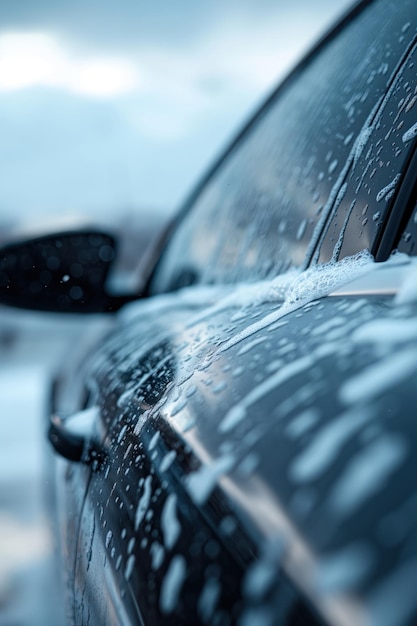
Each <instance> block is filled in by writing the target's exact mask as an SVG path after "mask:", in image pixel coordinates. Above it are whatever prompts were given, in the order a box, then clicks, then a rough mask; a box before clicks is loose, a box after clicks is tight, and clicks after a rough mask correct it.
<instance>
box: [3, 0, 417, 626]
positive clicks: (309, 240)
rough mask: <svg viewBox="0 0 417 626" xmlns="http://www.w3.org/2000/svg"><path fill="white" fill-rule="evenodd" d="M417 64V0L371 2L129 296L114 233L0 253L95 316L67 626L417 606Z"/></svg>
mask: <svg viewBox="0 0 417 626" xmlns="http://www.w3.org/2000/svg"><path fill="white" fill-rule="evenodd" d="M416 62H417V4H416V3H415V0H365V1H362V2H359V3H357V4H355V5H354V7H353V8H352V10H351V11H350V12H349V13H348V14H347V15H346V16H345V17H343V18H342V20H341V21H340V22H339V23H338V24H337V25H336V27H335V28H334V29H333V30H332V31H331V32H330V33H329V34H328V35H326V36H325V37H324V38H323V39H322V40H321V41H320V42H319V43H318V44H317V46H316V47H315V48H314V49H313V50H312V51H311V53H310V54H309V55H308V56H307V57H306V58H305V59H304V60H303V61H302V62H301V63H300V64H299V65H298V66H297V67H296V69H295V70H294V71H293V72H292V73H291V74H290V75H289V76H288V77H287V78H286V79H285V80H284V81H283V82H282V83H281V84H280V86H279V87H278V88H277V90H276V91H275V92H274V93H273V94H272V95H271V96H270V97H269V98H268V99H267V101H266V102H265V103H264V105H263V106H262V107H261V108H260V110H259V111H258V112H257V113H256V115H255V116H254V117H253V118H252V119H251V120H250V121H249V123H248V124H247V125H246V126H245V127H244V129H243V130H242V132H241V133H240V134H239V136H238V137H237V138H236V139H235V141H234V142H233V143H232V144H231V145H230V147H229V148H228V150H227V151H226V152H225V153H224V154H223V156H222V157H221V158H220V159H219V160H218V161H217V163H216V164H215V165H214V166H213V168H212V169H211V170H210V171H209V172H208V174H207V175H206V177H205V178H204V179H203V180H202V181H201V183H200V184H199V185H198V186H197V187H196V189H195V190H194V192H193V193H192V194H191V196H190V197H189V199H188V201H187V202H186V203H185V205H184V207H183V208H182V210H181V211H180V212H179V214H178V217H177V218H176V219H175V220H174V222H173V223H172V225H171V226H170V227H169V228H168V229H167V231H166V232H165V233H164V235H163V237H162V238H161V241H160V242H159V244H158V246H156V248H155V252H154V254H153V256H151V258H149V259H148V261H147V263H146V264H145V265H143V266H142V267H141V269H140V277H141V278H142V282H141V286H140V287H139V288H138V289H137V290H134V291H132V292H131V293H118V292H117V291H116V290H115V289H114V285H115V284H116V283H117V281H115V280H114V279H115V277H114V275H113V276H112V272H113V268H114V260H115V258H116V257H117V250H116V242H115V240H114V238H113V237H112V236H111V235H110V234H108V233H106V232H102V231H100V230H99V229H96V230H86V229H84V230H78V231H71V232H61V233H49V234H48V233H45V234H44V235H43V236H41V237H38V238H36V239H31V240H25V241H23V240H21V241H15V242H12V243H9V244H7V245H4V246H3V247H2V249H1V254H0V257H1V263H0V300H1V302H2V303H3V304H7V305H10V306H20V307H26V308H32V309H38V310H45V311H47V310H49V311H61V312H72V313H79V314H82V313H89V314H90V318H89V322H88V323H87V322H86V323H87V325H88V336H87V337H86V339H85V340H84V341H82V342H80V344H79V346H78V347H77V349H76V350H75V352H74V354H73V355H72V356H69V357H68V360H67V361H66V363H65V364H63V365H62V370H61V371H60V372H58V373H57V375H56V377H55V379H54V382H53V385H52V391H51V400H50V414H49V416H48V432H49V439H50V441H51V443H52V445H53V447H54V449H55V452H56V460H55V464H54V466H53V468H52V467H51V470H50V471H51V473H52V474H53V476H55V491H54V494H55V495H54V506H55V510H56V515H57V525H56V528H57V535H59V546H60V549H59V552H60V563H61V569H62V572H63V573H64V576H65V585H64V587H65V603H66V613H67V617H68V623H69V624H75V625H83V626H87V625H90V626H95V625H97V624H100V625H102V626H109V625H115V624H117V625H123V626H125V625H129V626H131V625H136V624H142V625H146V626H148V625H152V626H153V625H158V626H159V625H161V626H171V625H172V626H180V625H192V626H196V625H198V624H210V625H213V626H226V625H231V624H236V625H238V626H283V625H285V626H301V625H303V626H306V625H309V626H313V625H314V626H325V625H327V626H330V625H332V626H353V625H354V626H362V625H367V624H372V625H374V626H405V625H413V624H416V623H417V594H416V593H415V584H416V583H415V581H416V580H417V531H416V529H417V483H416V461H415V458H416V456H415V450H416V441H417V420H416V413H415V410H416V409H415V407H416V404H417V386H416V375H417V287H416V285H417V263H416V259H415V255H416V253H417V246H416V242H417V150H416V147H417V143H416V138H417V104H416V103H417V74H416V68H417V65H416ZM112 285H113V288H112Z"/></svg>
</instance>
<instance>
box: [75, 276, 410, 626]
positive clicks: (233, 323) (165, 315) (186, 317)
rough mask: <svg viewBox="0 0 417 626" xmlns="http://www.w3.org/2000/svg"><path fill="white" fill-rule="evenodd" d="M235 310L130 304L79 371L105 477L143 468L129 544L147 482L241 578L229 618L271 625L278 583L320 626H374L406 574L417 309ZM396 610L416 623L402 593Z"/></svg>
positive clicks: (351, 299) (388, 303)
mask: <svg viewBox="0 0 417 626" xmlns="http://www.w3.org/2000/svg"><path fill="white" fill-rule="evenodd" d="M412 269H413V271H415V270H414V266H413V268H412ZM368 270H369V268H368ZM248 289H250V287H248ZM228 291H229V296H230V289H229V290H228ZM354 291H355V290H354V289H353V292H354ZM287 293H288V292H287ZM213 294H214V295H213ZM229 296H225V293H224V292H219V291H218V290H216V291H215V292H213V290H210V289H208V290H204V291H201V290H197V291H196V290H190V291H189V292H188V293H187V294H185V295H183V296H181V297H179V296H178V294H173V295H168V296H161V297H158V298H155V299H153V300H152V301H151V302H149V303H148V304H147V303H143V304H140V303H139V304H138V305H134V306H133V307H131V308H130V310H129V309H127V310H126V311H125V312H124V313H123V314H122V315H121V318H120V324H119V328H118V330H117V331H116V332H115V333H113V334H112V335H111V337H110V338H109V339H108V340H107V341H106V342H105V343H104V344H103V345H102V347H101V349H100V351H99V353H98V355H95V356H94V358H92V359H90V360H89V361H88V363H87V365H86V367H85V369H84V374H85V376H86V379H87V381H88V384H90V385H91V386H93V387H95V388H96V389H97V388H98V389H99V390H100V393H99V396H100V398H101V400H100V402H101V416H102V422H103V432H104V433H105V434H104V435H103V447H104V448H105V449H106V450H107V451H108V454H109V458H110V461H109V463H110V466H111V468H112V469H110V474H111V473H112V472H115V471H116V470H115V468H116V467H117V474H118V475H119V476H121V475H122V474H123V473H125V472H126V470H127V469H128V468H131V466H132V463H133V462H134V459H135V458H136V459H137V458H139V457H138V450H139V451H140V454H139V456H141V457H142V456H144V457H145V458H146V467H147V468H148V469H147V470H146V472H145V470H143V467H142V470H141V472H142V474H141V473H140V471H139V473H138V484H139V487H138V489H137V490H136V491H134V490H132V492H130V494H129V495H128V496H126V494H125V496H124V497H125V500H126V509H128V510H130V511H131V524H132V528H133V527H134V529H135V531H138V530H140V528H141V525H142V523H143V521H144V519H145V516H146V512H147V508H148V507H150V506H151V505H150V502H151V500H152V497H153V495H154V492H153V491H152V486H151V482H152V481H150V482H149V481H148V482H147V480H148V478H149V476H150V475H151V474H152V475H153V474H156V475H158V476H159V477H162V478H163V479H164V481H165V483H164V484H165V486H166V485H171V487H170V488H172V491H175V497H176V499H177V501H178V502H179V501H181V499H184V500H186V501H187V503H188V504H187V507H189V506H190V505H191V506H193V507H195V508H196V509H197V510H199V511H203V512H204V516H205V519H206V520H207V519H208V520H209V521H210V524H211V527H215V528H217V531H216V532H218V533H220V535H221V534H222V533H223V532H224V533H225V535H224V537H223V540H224V541H223V543H226V546H227V550H229V552H230V551H232V553H233V554H234V558H235V559H237V560H240V561H241V562H242V563H244V566H243V569H244V570H245V572H246V573H245V574H243V578H242V582H241V583H240V588H241V590H242V598H243V599H242V598H240V600H239V602H240V608H239V611H240V615H243V616H244V615H245V611H246V614H248V615H249V614H250V611H252V610H253V603H254V602H255V605H256V606H259V603H261V604H262V602H265V603H266V604H265V606H266V607H267V609H268V607H269V609H268V610H271V611H275V610H276V608H273V607H272V608H271V606H272V605H270V604H269V605H268V603H271V602H273V601H274V602H275V601H276V599H275V600H271V597H272V596H271V595H270V594H269V595H268V594H267V593H266V592H267V591H268V590H269V584H270V581H269V582H268V580H269V578H270V577H269V578H268V575H267V574H268V572H269V573H270V572H271V571H274V572H275V574H276V577H278V572H281V573H282V572H284V574H285V576H286V577H287V578H288V579H289V580H290V581H292V583H293V584H294V585H295V586H296V587H297V588H298V589H300V590H301V592H302V594H303V595H304V596H305V597H306V598H307V599H308V601H309V602H310V603H311V605H312V606H313V607H314V610H315V611H317V613H318V614H319V615H320V616H321V617H322V618H323V619H325V620H327V621H328V622H329V623H334V624H352V623H355V624H361V623H366V620H367V619H368V618H369V616H371V617H372V619H373V620H374V622H375V623H378V624H383V623H385V621H384V620H385V617H386V615H387V613H386V612H387V607H389V606H390V605H391V604H392V605H394V604H396V606H398V604H397V602H395V601H394V598H395V597H397V596H396V594H398V589H399V584H400V583H399V581H401V580H404V579H405V578H404V577H405V574H404V572H406V571H409V570H410V568H411V570H412V569H413V568H417V542H416V541H415V535H414V528H415V526H416V524H417V501H416V499H415V480H414V475H415V469H416V468H415V461H414V458H415V457H414V454H413V452H414V451H413V447H414V441H415V438H416V434H417V422H416V420H415V412H414V405H415V402H416V399H417V398H416V391H415V389H416V387H415V378H416V374H417V318H416V308H417V305H416V303H415V301H414V299H413V298H404V297H403V298H402V299H401V298H398V296H397V298H394V297H393V296H392V295H387V294H384V293H371V294H369V293H368V294H365V293H363V294H362V295H357V294H356V295H349V294H347V293H342V292H341V293H340V294H339V295H337V296H335V297H323V298H318V299H313V298H306V299H305V300H303V299H302V298H299V299H298V300H297V299H294V300H293V301H291V302H290V303H289V300H288V298H286V295H285V294H284V296H283V297H282V292H281V294H280V297H277V296H276V295H275V298H269V301H267V302H265V299H266V298H265V297H263V298H257V299H256V298H255V299H254V298H251V299H247V300H246V302H244V301H243V298H241V299H240V300H239V299H236V298H235V299H234V300H233V299H230V297H229ZM313 297H314V293H313ZM289 304H290V306H289ZM149 468H152V469H149ZM121 470H123V471H121ZM107 474H109V470H108V469H107ZM159 484H160V483H159V482H158V485H159ZM123 490H124V483H123V480H121V483H120V492H123ZM156 495H158V494H156ZM227 519H229V520H231V519H233V520H234V522H233V523H234V526H233V524H230V528H232V527H233V528H234V529H235V530H234V532H238V531H239V532H238V536H239V537H240V539H239V540H232V539H231V537H229V536H228V534H230V533H229V531H230V532H231V530H230V529H229V530H228V531H227V529H226V527H227ZM225 520H226V521H225ZM161 523H162V522H161ZM184 526H185V523H184V524H183V525H181V524H180V527H179V529H178V533H179V534H181V532H182V530H183V527H184ZM222 529H223V530H222ZM225 538H226V539H225ZM227 544H228V545H227ZM178 545H180V543H178ZM184 550H185V548H184ZM254 555H255V557H256V559H255V561H256V567H257V568H258V569H256V568H255V569H254V565H253V563H252V559H253V558H254ZM171 558H173V557H172V556H171ZM187 558H188V557H187ZM251 563H252V565H251ZM411 570H410V571H411ZM413 571H414V570H413ZM256 572H258V573H256ZM251 576H252V577H254V580H255V581H257V582H256V584H258V585H259V589H258V591H255V592H254V591H253V588H252V586H253V585H252V583H251V578H250V577H251ZM262 576H264V578H262ZM257 577H259V579H258V578H257ZM245 580H246V583H245ZM262 580H264V583H262ZM252 582H253V581H252ZM256 584H255V590H256V589H257V587H256ZM263 594H264V595H263ZM401 594H402V597H403V600H404V606H405V610H406V611H411V610H412V609H413V607H414V604H415V600H414V597H413V593H412V592H411V590H409V589H408V588H407V586H405V587H404V585H403V586H402V587H401ZM196 601H197V600H196ZM261 601H262V602H261ZM390 603H391V604H390ZM407 607H408V608H407ZM264 608H265V607H264ZM265 610H266V609H265ZM248 612H249V613H248ZM242 619H243V618H242ZM390 623H391V622H390Z"/></svg>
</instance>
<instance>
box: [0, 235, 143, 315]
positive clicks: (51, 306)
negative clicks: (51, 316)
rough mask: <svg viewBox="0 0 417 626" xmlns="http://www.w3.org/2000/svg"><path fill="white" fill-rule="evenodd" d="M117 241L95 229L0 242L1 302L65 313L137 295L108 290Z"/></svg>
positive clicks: (99, 308)
mask: <svg viewBox="0 0 417 626" xmlns="http://www.w3.org/2000/svg"><path fill="white" fill-rule="evenodd" d="M115 258H116V241H115V239H114V237H112V236H111V235H109V234H107V233H104V232H100V231H96V230H94V231H93V230H79V231H65V232H59V233H53V234H48V235H44V236H41V237H36V238H32V239H26V240H20V241H17V242H13V243H9V244H6V245H4V246H2V247H0V304H5V305H8V306H13V307H19V308H24V309H32V310H37V311H54V312H61V313H105V312H112V311H115V310H117V309H119V308H120V307H121V306H122V305H123V304H125V302H129V301H131V300H134V299H137V297H138V296H137V295H136V296H133V295H129V296H112V295H111V294H109V293H108V292H107V290H106V282H107V278H108V274H109V270H110V268H111V266H112V263H113V261H114V260H115Z"/></svg>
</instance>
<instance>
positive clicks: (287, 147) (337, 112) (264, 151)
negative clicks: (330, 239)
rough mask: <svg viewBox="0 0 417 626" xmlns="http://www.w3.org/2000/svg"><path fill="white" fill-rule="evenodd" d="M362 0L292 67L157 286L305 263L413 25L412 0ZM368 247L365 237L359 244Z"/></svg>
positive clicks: (177, 236) (169, 251)
mask: <svg viewBox="0 0 417 626" xmlns="http://www.w3.org/2000/svg"><path fill="white" fill-rule="evenodd" d="M374 4H376V2H374V3H371V5H372V6H370V5H369V3H367V4H366V3H365V5H364V6H363V8H362V10H360V11H356V12H354V13H353V15H352V16H351V18H350V19H349V21H348V23H347V24H346V25H345V26H344V27H343V28H342V29H339V30H338V31H336V33H335V35H333V37H332V38H331V39H330V40H327V41H326V42H325V44H324V45H322V46H321V48H320V49H319V50H318V51H316V52H315V53H314V54H313V55H312V56H311V57H310V59H309V60H308V62H307V63H304V64H302V65H301V66H300V67H299V68H298V70H297V71H295V72H294V73H293V74H292V75H291V76H290V78H289V79H288V80H287V81H286V82H285V83H284V84H283V86H282V88H281V89H279V90H278V91H277V92H276V94H275V95H274V96H273V97H272V98H271V99H270V101H269V103H268V104H267V106H266V107H264V109H263V110H262V111H261V112H260V114H258V116H257V117H256V118H255V119H254V121H253V123H252V124H251V125H250V126H249V127H248V129H247V130H246V131H245V132H244V133H243V135H242V136H241V137H240V139H239V140H238V141H237V142H236V143H235V144H234V146H233V147H232V149H231V150H230V151H229V152H228V153H227V154H226V157H225V158H223V160H222V161H221V162H220V165H219V166H218V167H217V169H216V170H215V171H214V174H213V175H212V176H211V177H210V178H209V180H208V181H207V182H206V184H205V185H203V187H202V188H201V190H200V191H199V193H198V195H197V197H196V199H195V200H194V202H193V203H192V204H191V206H189V207H188V208H187V210H186V211H185V216H184V217H183V219H182V220H181V221H180V222H179V225H178V226H177V228H176V230H175V232H174V234H173V236H172V237H171V239H170V241H169V244H168V246H167V248H166V250H165V253H164V254H163V256H162V260H161V262H160V263H159V266H158V268H157V271H156V273H155V275H154V278H153V281H152V284H151V291H153V292H161V291H168V290H172V289H175V288H178V287H179V286H183V285H187V284H191V283H200V284H211V283H233V282H238V281H242V280H251V281H253V280H259V279H264V278H270V277H272V276H276V275H277V274H280V273H282V272H284V271H286V270H287V269H288V268H290V267H303V266H306V265H307V264H308V262H309V261H310V259H311V256H312V254H313V252H314V246H315V244H316V242H317V239H318V235H319V234H320V232H321V231H322V229H323V226H324V224H325V222H326V218H327V216H328V214H329V213H330V211H331V210H332V209H333V208H334V205H335V203H337V200H338V193H339V191H340V189H341V187H342V184H343V181H344V178H345V176H346V172H347V169H348V167H349V164H350V163H351V160H352V152H353V151H354V150H355V149H357V146H358V140H359V138H360V137H361V133H363V129H364V127H365V126H366V123H367V120H368V119H369V116H370V115H371V114H372V112H373V111H374V110H375V108H376V107H377V106H378V104H379V103H380V101H381V98H382V97H383V95H384V94H385V93H386V90H387V85H388V84H389V81H390V79H391V77H392V76H393V74H394V73H395V71H396V68H397V66H398V63H399V62H400V60H401V58H402V57H403V55H404V54H405V53H406V51H407V49H408V48H409V46H410V43H411V42H412V39H413V36H414V32H413V29H411V28H409V24H408V23H407V21H406V20H405V18H404V15H407V14H408V15H409V14H410V12H412V11H413V10H415V8H414V9H413V0H403V1H402V2H398V3H393V2H392V1H391V0H378V4H379V5H382V6H380V7H378V8H379V10H378V11H374V10H372V8H373V5H374ZM362 247H363V246H362Z"/></svg>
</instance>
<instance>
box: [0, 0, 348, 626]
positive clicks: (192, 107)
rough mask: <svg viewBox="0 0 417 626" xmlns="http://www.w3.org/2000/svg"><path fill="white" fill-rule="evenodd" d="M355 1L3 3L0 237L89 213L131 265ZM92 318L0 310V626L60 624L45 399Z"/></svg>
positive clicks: (0, 12) (89, 218) (86, 217)
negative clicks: (47, 492) (47, 500)
mask: <svg viewBox="0 0 417 626" xmlns="http://www.w3.org/2000/svg"><path fill="white" fill-rule="evenodd" d="M350 4H351V2H350V0H315V1H314V2H311V0H292V1H291V2H286V1H284V0H200V1H199V2H195V1H193V0H176V2H168V1H167V0H154V1H153V2H152V3H150V2H139V1H138V0H119V1H118V2H117V3H116V2H113V1H112V0H72V1H71V2H67V1H66V0H13V2H5V1H3V2H0V243H1V242H5V241H7V240H9V239H11V238H13V237H14V236H15V235H16V233H18V232H19V231H20V230H21V229H25V230H27V229H34V228H35V229H36V230H37V231H38V232H42V230H43V229H46V228H50V227H51V223H56V224H60V223H61V224H62V223H74V224H75V223H77V222H79V221H80V220H82V221H94V222H96V223H98V224H101V225H104V226H106V227H107V228H111V229H112V230H113V231H114V232H116V233H118V234H119V235H120V237H121V238H122V239H123V241H124V249H125V251H126V263H127V265H128V266H132V267H133V266H134V265H135V264H136V263H137V262H138V260H139V258H140V256H141V254H142V253H143V252H144V251H145V250H146V247H147V245H149V244H150V243H151V242H152V240H153V239H154V238H155V236H156V235H157V234H158V233H159V232H160V230H161V229H162V228H163V227H164V225H165V224H166V223H167V222H168V220H169V219H170V217H171V216H172V215H173V213H174V211H175V210H176V208H178V206H179V205H180V203H181V200H182V199H183V198H184V196H185V195H186V193H187V192H188V191H189V190H190V187H192V185H193V184H194V183H195V182H196V179H197V178H198V176H199V175H200V174H202V173H203V172H204V169H205V168H206V167H207V166H208V165H209V164H210V162H211V161H212V160H213V158H214V157H215V156H216V155H217V154H218V153H219V151H220V150H221V148H222V147H223V146H224V145H226V144H227V141H228V140H229V138H231V137H232V136H233V135H234V133H235V132H236V131H237V130H238V129H239V127H240V126H241V125H242V123H243V122H244V121H245V119H246V118H247V116H248V115H249V114H250V113H251V112H252V111H253V110H254V108H255V106H256V105H257V104H258V103H259V102H260V101H261V100H262V99H263V98H265V97H266V95H267V94H268V93H269V91H270V90H271V89H272V88H273V86H274V85H275V84H276V82H277V81H278V80H279V79H280V78H281V77H282V76H283V75H284V74H285V72H286V71H287V69H288V68H289V67H290V66H291V65H292V64H293V63H294V62H295V61H296V60H297V59H298V58H299V57H300V56H301V55H302V53H303V51H305V50H306V49H308V47H309V46H310V45H311V44H312V43H313V42H314V40H315V39H316V38H317V37H318V35H319V34H320V33H322V31H323V30H325V29H326V28H327V27H328V26H330V25H331V23H332V22H333V21H334V20H335V18H336V17H338V16H339V15H340V14H341V13H342V12H343V11H344V10H345V9H346V8H347V7H348V6H349V5H350ZM86 325H87V322H86V321H85V318H83V319H81V320H79V319H76V318H74V317H71V318H68V317H67V318H65V319H57V318H55V317H53V316H51V315H47V314H43V315H42V314H34V313H29V312H23V311H17V312H16V311H9V310H6V309H0V409H1V410H0V414H1V417H0V626H18V625H19V626H38V625H39V626H40V625H41V624H42V626H48V625H51V626H59V624H60V623H61V621H62V615H61V606H60V602H59V595H58V590H56V593H55V592H53V591H52V590H53V587H51V585H53V575H52V573H51V572H52V570H51V561H52V551H53V539H52V537H51V535H50V531H49V526H48V512H47V511H46V510H45V508H44V507H43V499H42V493H43V490H44V485H45V482H46V481H48V476H45V473H44V465H43V460H42V459H43V453H44V419H45V418H44V414H45V401H46V397H47V390H48V380H49V378H50V376H51V372H52V371H53V370H54V368H56V367H57V366H59V361H60V359H62V358H64V357H63V355H64V354H65V352H66V350H68V347H69V345H70V344H71V343H73V342H74V341H75V340H76V339H77V337H78V336H79V335H80V333H82V332H83V331H85V327H86ZM54 595H55V597H56V598H57V600H56V601H55V602H54V601H52V598H53V597H54ZM46 599H48V601H46Z"/></svg>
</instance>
